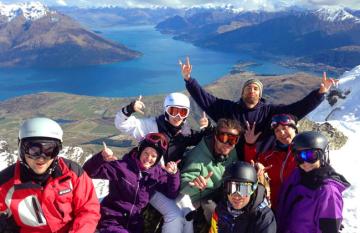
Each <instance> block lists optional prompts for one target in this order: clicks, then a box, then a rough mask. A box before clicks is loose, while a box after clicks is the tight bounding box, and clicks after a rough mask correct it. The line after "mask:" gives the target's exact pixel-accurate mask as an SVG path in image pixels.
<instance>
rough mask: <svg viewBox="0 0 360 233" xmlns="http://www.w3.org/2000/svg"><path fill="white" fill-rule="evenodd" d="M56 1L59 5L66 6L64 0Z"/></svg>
mask: <svg viewBox="0 0 360 233" xmlns="http://www.w3.org/2000/svg"><path fill="white" fill-rule="evenodd" d="M56 3H57V4H59V5H61V6H67V3H66V2H65V0H57V1H56Z"/></svg>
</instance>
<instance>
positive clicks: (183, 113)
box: [166, 106, 189, 119]
mask: <svg viewBox="0 0 360 233" xmlns="http://www.w3.org/2000/svg"><path fill="white" fill-rule="evenodd" d="M166 113H167V114H169V115H170V116H172V117H176V116H177V115H179V116H180V118H181V119H184V118H186V117H188V116H189V109H188V108H181V107H175V106H168V107H166Z"/></svg>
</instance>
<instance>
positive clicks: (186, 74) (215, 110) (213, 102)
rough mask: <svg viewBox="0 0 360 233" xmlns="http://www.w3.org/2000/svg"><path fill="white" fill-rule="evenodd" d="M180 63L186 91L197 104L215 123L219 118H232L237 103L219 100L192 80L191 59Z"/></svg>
mask: <svg viewBox="0 0 360 233" xmlns="http://www.w3.org/2000/svg"><path fill="white" fill-rule="evenodd" d="M179 63H180V67H181V74H182V76H183V78H184V80H185V84H186V89H187V90H188V92H189V93H190V95H191V97H192V98H193V99H194V100H195V102H196V103H197V104H198V105H199V106H200V108H201V109H202V110H204V111H205V112H206V113H207V114H208V115H209V116H210V117H211V118H212V119H213V120H214V121H217V120H218V119H219V118H223V117H225V118H226V117H231V115H232V112H233V109H234V108H235V105H236V104H235V103H234V102H232V101H229V100H224V99H220V98H217V97H215V96H213V95H211V94H210V93H208V92H206V91H205V90H204V89H203V88H202V87H201V86H200V85H199V83H198V82H197V81H196V80H195V79H193V78H191V71H192V65H191V64H190V59H189V58H186V63H185V64H183V63H182V62H179Z"/></svg>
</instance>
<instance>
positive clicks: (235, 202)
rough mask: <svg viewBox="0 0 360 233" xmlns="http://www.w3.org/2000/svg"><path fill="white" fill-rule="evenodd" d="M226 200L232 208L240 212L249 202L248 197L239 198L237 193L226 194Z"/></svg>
mask: <svg viewBox="0 0 360 233" xmlns="http://www.w3.org/2000/svg"><path fill="white" fill-rule="evenodd" d="M228 200H229V202H230V203H231V205H232V207H233V208H234V209H237V210H241V209H242V208H244V207H245V206H246V205H247V204H249V202H250V196H244V197H242V196H240V194H238V193H234V194H228Z"/></svg>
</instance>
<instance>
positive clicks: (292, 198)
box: [276, 166, 350, 233]
mask: <svg viewBox="0 0 360 233" xmlns="http://www.w3.org/2000/svg"><path fill="white" fill-rule="evenodd" d="M349 185H350V184H349V183H348V182H347V181H346V180H345V178H344V177H343V176H341V175H339V174H337V173H336V172H335V171H334V170H333V169H332V168H331V167H330V166H326V167H323V168H320V169H315V170H313V171H311V172H308V173H306V172H304V171H302V170H301V169H299V168H296V169H295V170H294V172H293V173H292V174H291V176H290V177H289V179H288V180H286V181H285V183H284V184H283V186H282V188H281V191H280V196H279V199H278V200H279V202H278V207H277V209H276V210H277V213H276V218H277V223H278V232H279V233H285V232H286V233H288V232H289V233H290V232H291V233H300V232H302V233H303V232H312V233H334V232H339V229H340V226H341V221H342V210H343V199H342V192H343V191H344V190H345V189H346V188H347V187H349Z"/></svg>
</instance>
